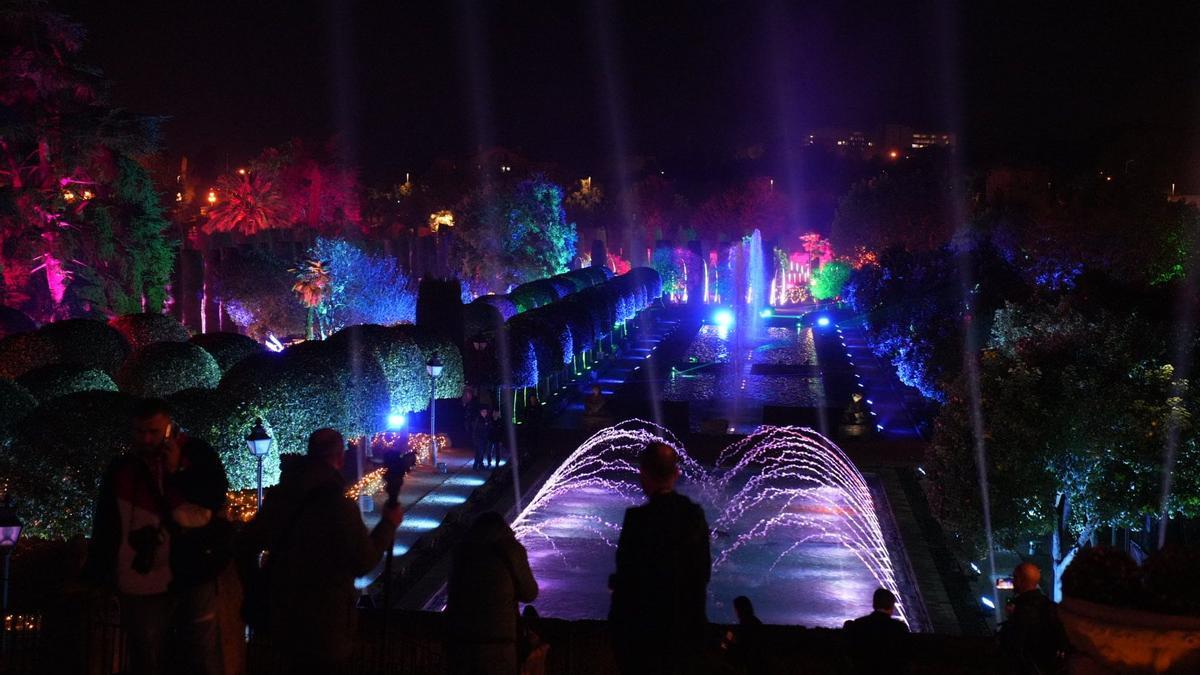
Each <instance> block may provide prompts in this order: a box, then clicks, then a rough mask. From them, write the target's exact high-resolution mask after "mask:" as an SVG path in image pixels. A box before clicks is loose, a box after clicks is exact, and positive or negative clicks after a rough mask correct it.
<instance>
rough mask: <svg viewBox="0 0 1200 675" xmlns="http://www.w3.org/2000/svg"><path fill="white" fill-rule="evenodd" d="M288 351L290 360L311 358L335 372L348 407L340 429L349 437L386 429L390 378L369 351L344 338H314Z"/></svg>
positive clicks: (340, 392)
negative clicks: (386, 376) (334, 340)
mask: <svg viewBox="0 0 1200 675" xmlns="http://www.w3.org/2000/svg"><path fill="white" fill-rule="evenodd" d="M286 354H287V357H288V358H290V359H304V360H308V359H311V360H312V361H313V362H314V363H315V364H316V365H318V366H323V367H325V368H328V369H329V371H330V372H332V373H333V376H334V378H335V379H336V380H337V383H338V394H339V395H340V396H341V398H342V400H343V401H345V407H346V421H345V423H344V425H343V426H342V427H341V428H339V429H338V431H341V432H342V434H343V435H345V436H346V437H347V438H354V437H357V436H362V435H364V434H368V433H374V432H376V431H381V430H382V429H384V428H385V427H384V422H385V421H386V419H387V414H388V402H389V392H388V384H387V379H386V378H385V377H384V375H383V367H382V366H381V365H380V363H379V361H378V359H376V358H375V357H374V356H373V355H372V354H371V352H370V351H369V350H366V349H361V348H355V347H354V345H353V344H352V343H351V342H349V341H345V340H339V341H337V342H330V341H320V342H317V341H313V342H302V343H300V344H298V345H295V346H294V347H289V348H288V350H287V352H286Z"/></svg>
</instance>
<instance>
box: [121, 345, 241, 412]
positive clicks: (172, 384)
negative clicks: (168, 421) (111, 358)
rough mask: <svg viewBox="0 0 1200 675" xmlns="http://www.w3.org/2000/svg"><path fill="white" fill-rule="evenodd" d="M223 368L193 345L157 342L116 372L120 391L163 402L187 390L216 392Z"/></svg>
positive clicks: (144, 348) (141, 351) (132, 357)
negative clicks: (158, 399) (167, 397)
mask: <svg viewBox="0 0 1200 675" xmlns="http://www.w3.org/2000/svg"><path fill="white" fill-rule="evenodd" d="M220 381H221V367H220V366H218V365H217V360H216V359H214V358H213V357H212V355H211V354H209V353H208V352H206V351H204V350H203V349H201V348H200V347H198V346H197V345H194V344H192V343H190V342H154V343H151V344H148V345H146V346H145V347H142V348H141V349H139V350H137V351H136V352H134V353H133V355H132V356H130V357H129V358H128V359H127V360H126V361H125V364H124V365H123V366H121V370H120V371H118V372H117V384H118V385H120V387H121V391H124V392H126V393H129V394H133V395H134V396H143V397H149V398H163V397H166V396H168V395H170V394H174V393H175V392H177V391H182V390H184V389H215V388H216V386H217V384H218V383H219V382H220Z"/></svg>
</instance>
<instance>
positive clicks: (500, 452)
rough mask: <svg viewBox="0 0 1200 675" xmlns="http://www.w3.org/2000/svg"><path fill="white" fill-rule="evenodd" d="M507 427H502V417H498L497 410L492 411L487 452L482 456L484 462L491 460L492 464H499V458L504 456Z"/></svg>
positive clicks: (498, 412)
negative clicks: (485, 455)
mask: <svg viewBox="0 0 1200 675" xmlns="http://www.w3.org/2000/svg"><path fill="white" fill-rule="evenodd" d="M506 431H507V429H505V427H504V419H503V418H501V417H500V411H499V410H493V411H492V425H491V426H490V427H488V454H487V457H485V458H484V461H485V462H491V465H492V466H494V467H495V466H500V458H501V457H504V456H506V453H505V448H504V445H505V441H506V438H505V437H506V436H507V434H506V433H505V432H506Z"/></svg>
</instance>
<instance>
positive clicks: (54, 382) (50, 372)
mask: <svg viewBox="0 0 1200 675" xmlns="http://www.w3.org/2000/svg"><path fill="white" fill-rule="evenodd" d="M17 383H18V384H20V385H21V386H22V387H24V388H25V390H26V391H28V392H29V393H30V394H32V395H33V397H34V398H35V399H37V400H38V402H40V403H45V402H46V401H49V400H51V399H55V398H58V397H59V396H66V395H67V394H74V393H77V392H81V391H116V390H117V384H116V382H113V379H112V378H111V377H109V376H108V373H106V372H104V371H102V370H98V369H96V368H88V367H85V366H77V365H75V364H72V363H52V364H50V365H48V366H42V367H41V368H34V369H33V370H31V371H29V372H28V373H25V374H24V375H22V376H21V377H20V378H18V379H17Z"/></svg>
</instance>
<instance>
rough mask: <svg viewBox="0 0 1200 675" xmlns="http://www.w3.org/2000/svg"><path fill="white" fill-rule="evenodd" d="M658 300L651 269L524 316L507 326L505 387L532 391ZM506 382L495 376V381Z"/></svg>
mask: <svg viewBox="0 0 1200 675" xmlns="http://www.w3.org/2000/svg"><path fill="white" fill-rule="evenodd" d="M661 295H662V282H661V279H660V277H659V275H658V272H655V271H654V270H653V269H651V268H649V267H639V268H637V269H634V270H631V271H629V272H627V273H626V274H623V275H621V276H619V277H615V278H613V279H609V280H608V281H605V282H604V283H601V284H599V285H596V286H590V287H588V288H585V289H582V290H580V291H577V292H575V293H572V294H570V295H568V296H566V297H565V298H563V299H561V300H559V301H557V302H552V303H550V304H548V305H543V306H541V307H538V308H536V309H531V310H529V311H526V312H522V313H520V314H518V315H516V316H514V317H513V318H512V319H510V320H508V322H507V323H506V324H505V330H504V333H505V335H504V336H503V339H504V341H505V345H504V348H506V349H507V351H508V354H509V360H510V363H511V365H512V368H511V373H510V374H509V377H508V380H507V383H508V384H509V385H511V386H517V387H532V386H535V385H536V384H537V382H538V380H539V379H541V378H543V377H548V376H549V375H552V374H553V373H556V372H558V371H559V370H561V369H562V368H563V366H565V365H567V364H570V363H571V362H572V361H573V360H574V359H575V358H576V357H577V356H579V355H581V354H582V353H583V352H584V350H588V349H592V348H593V347H594V346H595V345H596V343H597V342H599V341H600V340H602V339H603V338H604V337H606V336H607V335H608V334H609V333H610V332H611V331H612V330H613V328H614V327H615V326H616V325H617V324H619V323H620V322H622V321H626V320H629V319H632V318H634V317H635V316H637V313H638V312H640V311H641V310H643V309H645V308H646V307H647V306H649V305H650V303H651V302H653V301H654V300H656V299H658V297H659V296H661ZM502 380H504V377H503V375H502V374H496V378H495V381H497V382H500V381H502Z"/></svg>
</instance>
